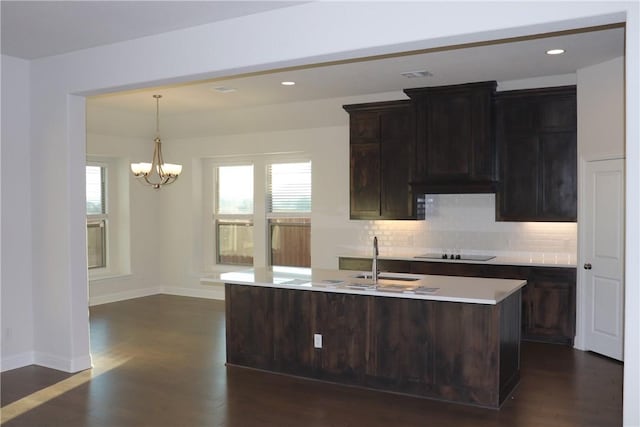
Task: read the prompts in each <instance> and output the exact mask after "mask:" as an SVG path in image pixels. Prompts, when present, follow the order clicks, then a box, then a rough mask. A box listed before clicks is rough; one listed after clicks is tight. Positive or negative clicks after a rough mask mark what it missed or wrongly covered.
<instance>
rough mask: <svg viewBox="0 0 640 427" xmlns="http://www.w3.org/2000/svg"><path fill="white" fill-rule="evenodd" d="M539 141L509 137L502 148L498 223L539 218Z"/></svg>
mask: <svg viewBox="0 0 640 427" xmlns="http://www.w3.org/2000/svg"><path fill="white" fill-rule="evenodd" d="M539 150H540V144H539V139H538V137H537V136H535V135H518V136H512V137H507V138H506V139H505V141H504V143H503V144H502V159H503V162H502V165H501V166H502V167H501V182H500V192H499V194H498V195H497V203H498V207H499V209H498V220H502V221H504V220H521V221H526V220H533V219H534V218H536V217H537V215H538V191H539V187H538V181H539V163H540V162H539V158H540V153H539Z"/></svg>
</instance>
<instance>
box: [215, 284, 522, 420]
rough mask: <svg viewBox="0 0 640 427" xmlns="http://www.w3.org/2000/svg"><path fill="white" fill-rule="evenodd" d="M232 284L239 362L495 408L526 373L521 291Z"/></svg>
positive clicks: (234, 349) (230, 340) (231, 340)
mask: <svg viewBox="0 0 640 427" xmlns="http://www.w3.org/2000/svg"><path fill="white" fill-rule="evenodd" d="M225 291H226V338H227V363H228V364H231V365H236V366H244V367H249V368H256V369H261V370H266V371H271V372H277V373H281V374H288V375H294V376H300V377H307V378H312V379H317V380H322V381H329V382H335V383H340V384H347V385H353V386H361V387H367V388H372V389H376V390H383V391H390V392H396V393H403V394H410V395H414V396H421V397H426V398H431V399H438V400H445V401H450V402H458V403H463V404H469V405H476V406H482V407H487V408H494V409H498V408H500V406H501V404H502V403H503V402H504V400H505V399H506V398H507V397H508V396H509V395H510V393H511V392H512V391H513V390H514V388H515V387H516V385H517V384H518V381H519V379H520V307H521V304H520V298H521V292H520V290H518V291H516V292H514V293H513V294H511V295H509V296H508V297H507V298H505V299H503V300H501V301H499V302H498V303H497V304H495V305H494V304H475V303H460V302H445V301H435V300H424V299H413V298H393V297H384V296H374V295H357V294H349V293H336V292H322V291H311V290H292V289H283V288H272V287H264V286H251V285H239V284H228V283H227V284H225ZM315 334H321V335H322V348H314V335H315Z"/></svg>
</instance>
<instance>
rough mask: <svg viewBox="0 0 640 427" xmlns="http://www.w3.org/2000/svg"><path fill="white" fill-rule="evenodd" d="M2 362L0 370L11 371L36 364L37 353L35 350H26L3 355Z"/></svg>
mask: <svg viewBox="0 0 640 427" xmlns="http://www.w3.org/2000/svg"><path fill="white" fill-rule="evenodd" d="M0 363H1V365H0V372H5V371H10V370H12V369H18V368H23V367H25V366H29V365H34V364H35V355H34V352H33V351H25V352H24V353H20V354H14V355H13V356H7V357H3V358H2V361H1V362H0Z"/></svg>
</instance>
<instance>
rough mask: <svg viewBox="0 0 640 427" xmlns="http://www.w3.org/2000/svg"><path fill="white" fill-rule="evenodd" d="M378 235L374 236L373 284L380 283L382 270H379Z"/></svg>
mask: <svg viewBox="0 0 640 427" xmlns="http://www.w3.org/2000/svg"><path fill="white" fill-rule="evenodd" d="M378 255H379V252H378V237H377V236H374V237H373V258H372V260H371V279H373V284H374V285H377V284H378V274H379V273H380V271H379V270H378Z"/></svg>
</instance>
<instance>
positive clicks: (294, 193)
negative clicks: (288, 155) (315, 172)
mask: <svg viewBox="0 0 640 427" xmlns="http://www.w3.org/2000/svg"><path fill="white" fill-rule="evenodd" d="M267 211H268V212H270V213H290V212H311V162H310V161H309V162H303V163H272V164H270V165H268V167H267Z"/></svg>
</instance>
